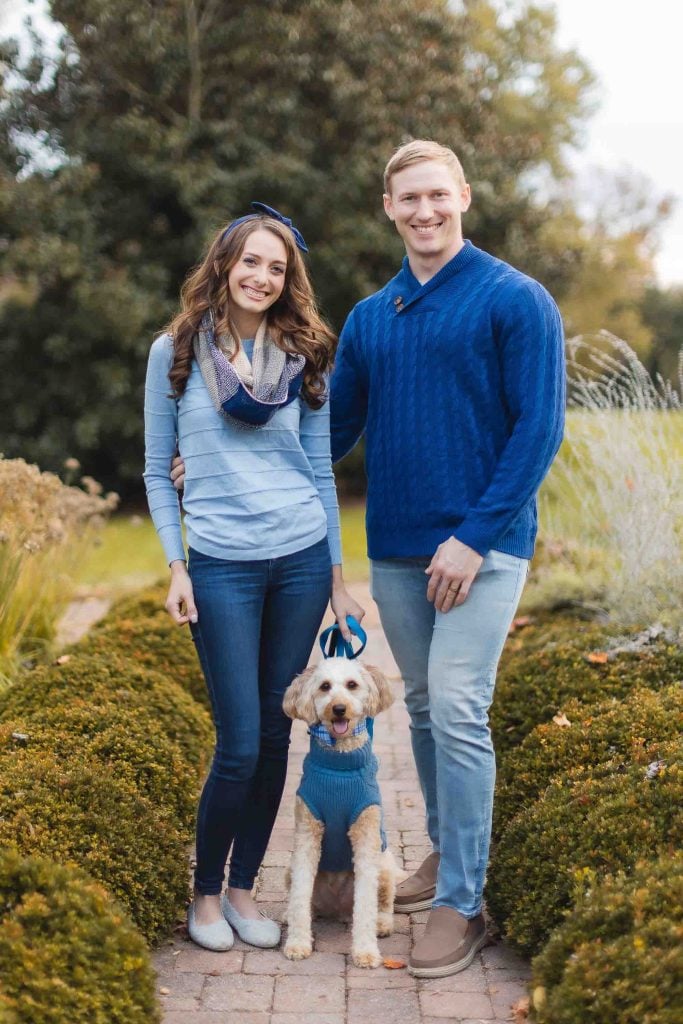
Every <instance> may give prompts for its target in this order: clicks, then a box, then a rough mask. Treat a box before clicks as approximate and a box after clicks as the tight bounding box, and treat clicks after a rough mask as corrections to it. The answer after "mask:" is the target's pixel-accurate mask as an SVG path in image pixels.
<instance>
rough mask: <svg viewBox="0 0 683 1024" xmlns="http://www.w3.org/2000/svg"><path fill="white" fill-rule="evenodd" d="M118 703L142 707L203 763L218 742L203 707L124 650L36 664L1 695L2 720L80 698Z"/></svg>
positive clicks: (160, 728)
mask: <svg viewBox="0 0 683 1024" xmlns="http://www.w3.org/2000/svg"><path fill="white" fill-rule="evenodd" d="M84 701H85V702H91V703H92V704H107V703H109V702H110V701H113V702H115V703H117V704H118V705H119V706H120V707H121V708H122V709H125V710H130V711H131V713H132V714H135V713H136V712H138V711H140V710H141V711H142V712H144V713H145V714H147V715H149V716H150V718H151V719H152V721H153V722H155V723H156V729H157V730H158V731H159V732H161V733H163V734H165V735H166V736H168V738H169V739H170V740H172V741H174V742H175V743H176V744H177V745H178V746H179V747H180V749H181V750H182V752H183V756H184V758H185V759H186V760H187V762H188V764H190V765H192V766H193V767H198V768H200V769H201V768H202V767H203V766H204V765H205V763H206V755H207V751H209V750H210V749H211V748H212V744H213V738H214V736H213V726H212V724H211V721H210V718H209V716H208V714H207V712H206V711H205V710H204V708H202V707H200V706H199V705H198V704H197V702H196V701H195V700H193V698H192V697H191V696H190V695H189V694H187V693H185V692H184V691H183V690H182V689H181V688H180V687H179V686H177V685H176V684H175V683H173V682H170V680H168V679H166V678H165V677H164V676H163V675H161V674H160V673H158V672H153V671H151V670H150V669H146V668H143V667H140V666H139V665H137V664H136V663H135V661H134V660H131V659H129V658H127V657H124V656H123V655H122V654H120V653H118V654H117V653H114V652H113V651H110V652H108V653H107V656H106V657H103V656H100V657H98V656H97V655H93V654H88V653H80V651H79V652H78V653H74V654H72V655H71V656H70V657H69V659H68V661H66V662H65V663H63V664H61V665H51V666H47V667H43V668H37V669H34V670H33V671H32V672H29V673H27V674H26V675H24V676H21V677H20V679H18V680H17V682H16V683H15V684H14V685H13V686H12V687H11V688H10V689H9V690H7V691H6V692H5V693H3V694H1V695H0V722H8V721H12V720H14V719H17V718H20V717H22V716H25V715H32V714H35V713H36V712H41V711H42V710H44V709H55V710H57V711H58V710H60V709H65V708H67V707H69V706H70V705H71V706H73V705H74V703H75V704H79V703H80V702H84Z"/></svg>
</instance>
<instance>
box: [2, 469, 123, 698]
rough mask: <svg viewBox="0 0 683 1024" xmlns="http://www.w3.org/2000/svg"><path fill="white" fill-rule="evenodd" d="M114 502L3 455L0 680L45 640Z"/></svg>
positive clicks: (110, 497) (49, 637)
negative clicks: (75, 573)
mask: <svg viewBox="0 0 683 1024" xmlns="http://www.w3.org/2000/svg"><path fill="white" fill-rule="evenodd" d="M67 462H68V463H69V465H67V467H66V469H67V472H69V473H73V472H74V468H75V467H74V465H73V463H74V462H75V460H67ZM93 483H94V481H93ZM117 503H118V496H117V495H116V494H114V493H110V494H107V495H106V496H104V497H102V496H100V495H99V494H97V493H96V488H93V487H92V486H90V487H89V488H88V489H87V493H86V491H84V490H82V489H81V488H80V487H75V486H67V485H66V484H64V483H63V482H62V481H61V480H60V479H59V477H58V476H56V475H55V474H54V473H41V471H40V470H39V469H38V467H37V466H33V465H29V464H28V463H26V462H25V461H24V460H23V459H5V458H3V457H2V456H1V455H0V686H2V685H3V684H4V683H5V682H6V681H7V679H8V677H9V676H10V675H11V674H12V672H13V670H14V669H15V668H16V665H17V662H18V661H19V660H20V659H21V658H22V657H31V656H35V655H36V653H38V652H39V651H40V650H41V649H45V648H46V647H49V644H50V642H51V640H52V639H53V637H54V630H55V625H56V622H57V620H58V618H59V616H60V615H61V613H62V612H63V611H64V609H65V607H66V605H67V604H68V602H69V600H70V597H71V594H72V592H73V576H74V572H75V569H76V568H77V566H78V565H79V563H80V561H81V559H82V558H83V555H84V553H85V552H86V550H87V549H88V547H89V546H90V544H91V543H92V541H93V538H94V536H95V534H96V533H97V531H98V530H100V529H101V528H102V526H103V525H104V523H105V521H106V519H107V517H108V516H109V514H110V513H111V512H112V511H113V509H115V508H116V505H117Z"/></svg>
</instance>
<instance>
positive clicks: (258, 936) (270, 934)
mask: <svg viewBox="0 0 683 1024" xmlns="http://www.w3.org/2000/svg"><path fill="white" fill-rule="evenodd" d="M221 910H222V911H223V916H224V917H225V919H226V921H228V923H229V924H231V925H232V927H233V928H234V929H235V931H236V932H237V934H238V935H239V937H240V938H241V939H242V942H247V943H248V944H249V945H250V946H259V947H260V948H261V949H271V948H272V947H273V946H277V945H278V943H279V942H280V938H281V935H282V933H281V930H280V925H279V924H278V923H277V921H273V920H272V919H271V918H270V917H266V915H265V914H261V916H260V917H259V919H258V921H254V920H251V919H250V918H247V917H242V916H241V914H238V913H237V911H236V910H235V908H234V907H233V905H232V903H230V900H229V899H228V897H227V896H226V894H225V893H223V895H222V896H221Z"/></svg>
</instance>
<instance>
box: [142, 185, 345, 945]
mask: <svg viewBox="0 0 683 1024" xmlns="http://www.w3.org/2000/svg"><path fill="white" fill-rule="evenodd" d="M252 206H253V207H254V208H255V209H257V211H258V212H256V213H253V214H248V215H247V216H246V217H240V218H239V219H238V220H236V221H233V222H232V224H230V225H228V227H227V228H225V229H224V230H222V231H220V232H219V233H218V234H217V235H216V237H215V238H214V240H213V242H212V243H211V245H210V246H209V249H208V252H207V253H206V256H205V257H204V260H203V261H202V263H201V264H200V265H199V266H198V267H197V268H195V269H194V270H193V271H192V272H191V273H190V275H189V276H188V278H187V280H186V282H185V284H184V285H183V288H182V292H181V299H182V309H181V312H180V313H179V314H178V315H177V316H176V318H175V319H174V320H173V321H172V323H171V324H170V326H169V328H168V332H167V333H166V334H164V335H162V336H161V337H159V338H157V339H156V341H155V342H154V344H153V345H152V349H151V352H150V357H149V365H148V370H147V381H146V390H145V443H146V463H145V484H146V487H147V495H148V500H149V507H150V511H151V514H152V518H153V520H154V524H155V526H156V528H157V531H158V533H159V537H160V539H161V541H162V544H163V547H164V551H165V553H166V557H167V559H168V562H169V565H170V569H171V583H170V588H169V592H168V599H167V602H166V607H167V609H168V611H169V612H170V614H171V616H172V618H173V619H174V621H175V622H176V623H177V624H178V625H183V624H185V623H187V622H189V623H190V628H191V630H192V636H193V639H194V641H195V644H196V647H197V653H198V655H199V660H200V662H201V666H202V670H203V673H204V676H205V679H206V684H207V688H208V692H209V697H210V700H211V706H212V709H213V715H214V722H215V726H216V750H215V754H214V759H213V763H212V766H211V770H210V772H209V775H208V778H207V780H206V783H205V785H204V789H203V791H202V795H201V799H200V802H199V809H198V814H197V867H196V871H195V891H194V899H193V901H192V903H191V905H190V908H189V910H188V930H189V934H190V936H191V938H192V939H194V941H195V942H197V943H198V944H199V945H201V946H204V947H206V948H207V949H216V950H218V949H220V950H222V949H229V948H230V946H231V945H232V943H233V934H232V929H231V926H232V928H234V929H235V931H237V933H238V934H239V936H240V937H241V938H242V939H243V940H244V941H246V942H249V943H251V944H252V945H257V946H275V945H277V943H278V942H279V939H280V929H279V926H278V925H277V924H276V923H275V922H274V921H271V920H270V919H268V918H266V917H264V916H263V915H262V914H260V913H259V911H258V909H257V907H256V904H255V902H254V900H253V898H252V896H251V890H252V887H253V884H254V879H255V877H256V873H257V871H258V869H259V867H260V865H261V862H262V860H263V856H264V853H265V850H266V846H267V844H268V840H269V838H270V834H271V831H272V828H273V823H274V821H275V816H276V814H277V810H278V807H279V804H280V799H281V796H282V790H283V787H284V781H285V774H286V769H287V752H288V745H289V730H290V725H291V722H290V720H289V719H288V718H287V717H286V716H285V715H284V713H283V711H282V696H283V694H284V691H285V689H286V687H287V685H288V684H289V683H290V682H291V680H292V679H293V677H294V676H295V675H297V674H298V673H299V672H300V671H302V670H303V668H304V667H305V666H306V663H307V661H308V658H309V655H310V652H311V648H312V646H313V643H314V641H315V637H316V634H317V632H318V629H319V627H320V623H321V620H322V617H323V614H324V612H325V608H326V606H327V602H328V600H330V601H331V604H332V609H333V611H334V613H335V615H336V616H337V618H338V619H339V620H340V621H341V622H342V623H343V624H344V627H346V615H347V614H352V615H355V616H356V617H357V618H358V617H361V616H362V614H363V611H362V609H361V608H359V606H358V605H357V604H356V602H355V601H353V599H352V598H351V597H350V596H349V594H348V593H347V591H346V590H345V587H344V583H343V579H342V573H341V551H340V539H339V513H338V507H337V499H336V492H335V487H334V477H333V475H332V467H331V460H330V439H329V413H328V407H327V400H326V380H327V374H328V371H329V369H330V365H331V362H332V357H333V353H334V348H335V338H334V336H333V335H332V333H331V332H330V330H329V329H328V327H327V326H326V325H325V324H324V322H323V321H322V319H321V318H320V316H319V314H318V312H317V310H316V306H315V301H314V298H313V294H312V290H311V286H310V283H309V280H308V276H307V274H306V268H305V266H304V262H303V258H302V256H301V251H307V250H306V246H305V243H304V241H303V238H302V237H301V235H300V234H299V233H298V232H297V231H296V229H295V228H292V226H291V221H289V220H287V219H286V218H284V217H282V215H281V214H279V213H277V211H275V210H271V209H270V208H269V207H265V206H263V204H260V203H253V204H252ZM169 392H170V393H169ZM176 449H177V450H178V451H179V452H180V455H181V456H182V458H183V460H184V463H185V474H186V475H185V491H184V497H183V508H184V512H185V528H186V536H187V542H188V548H189V558H188V563H187V565H186V563H185V551H184V548H183V540H182V535H181V523H180V511H179V508H178V500H177V496H176V493H175V490H174V488H173V484H172V483H171V480H170V478H169V469H170V464H171V460H172V458H173V456H174V455H175V453H176ZM231 847H232V854H231V860H230V872H229V878H228V889H227V893H225V894H223V896H221V890H222V886H223V880H224V869H225V864H226V860H227V856H228V852H229V851H230V848H231Z"/></svg>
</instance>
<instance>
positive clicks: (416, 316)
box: [331, 140, 565, 978]
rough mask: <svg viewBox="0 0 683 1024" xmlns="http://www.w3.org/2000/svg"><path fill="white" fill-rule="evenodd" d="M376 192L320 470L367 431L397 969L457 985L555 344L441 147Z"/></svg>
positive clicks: (475, 917)
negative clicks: (492, 248) (478, 229)
mask: <svg viewBox="0 0 683 1024" xmlns="http://www.w3.org/2000/svg"><path fill="white" fill-rule="evenodd" d="M384 186H385V194H384V209H385V211H386V213H387V216H388V217H389V218H390V220H392V221H393V222H394V224H395V226H396V229H397V231H398V233H399V234H400V235H401V238H402V239H403V241H404V243H405V248H406V257H405V259H404V261H403V266H402V268H401V270H400V271H399V273H398V274H397V275H396V277H394V278H393V279H392V280H391V281H390V282H389V283H388V284H387V285H386V286H385V287H384V288H382V289H381V290H380V291H379V292H376V293H375V294H374V295H371V296H370V297H369V298H367V299H364V300H363V301H362V302H359V303H358V305H357V306H355V308H354V309H353V310H352V311H351V313H350V315H349V317H348V319H347V321H346V324H345V326H344V329H343V331H342V335H341V340H340V346H339V350H338V354H337V360H336V364H335V370H334V373H333V376H332V385H331V412H332V456H333V460H334V461H336V460H338V459H340V458H341V457H342V456H344V455H345V454H346V453H347V452H348V451H350V450H351V448H353V446H354V445H355V444H356V442H357V441H358V439H359V437H360V436H361V434H362V433H363V432H364V433H365V436H366V468H367V477H368V496H367V535H368V554H369V557H370V559H371V579H372V595H373V598H374V599H375V601H376V602H377V605H378V607H379V612H380V617H381V620H382V626H383V629H384V632H385V634H386V636H387V639H388V641H389V645H390V647H391V650H392V653H393V655H394V657H395V659H396V662H397V664H398V666H399V669H400V671H401V675H402V676H403V680H404V683H405V695H406V703H407V705H408V710H409V712H410V717H411V740H412V746H413V752H414V756H415V763H416V766H417V771H418V775H419V779H420V785H421V788H422V793H423V796H424V800H425V805H426V811H427V829H428V832H429V837H430V840H431V842H432V845H433V850H434V852H433V853H431V854H430V855H429V857H428V858H427V859H426V861H425V862H424V863H423V864H422V866H421V867H420V869H419V870H418V871H417V872H416V873H415V874H414V875H412V876H411V877H410V878H408V879H406V881H405V882H403V883H402V884H401V885H400V886H399V887H398V891H397V896H396V902H395V909H396V910H397V911H404V912H405V911H413V910H422V909H427V908H429V907H431V913H430V915H429V919H428V922H427V927H426V929H425V933H424V935H423V937H422V938H420V939H419V940H418V942H417V943H416V945H415V948H414V949H413V951H412V955H411V958H410V962H409V970H410V972H411V974H414V975H417V976H418V977H428V978H429V977H443V976H445V975H448V974H453V973H455V972H456V971H459V970H463V969H464V968H465V967H467V966H468V965H469V964H470V963H471V962H472V960H473V958H474V956H475V954H476V952H477V951H478V950H479V949H480V948H481V947H482V946H483V945H484V942H485V939H486V931H485V924H484V918H483V915H482V890H483V884H484V874H485V870H486V864H487V859H488V847H489V839H490V832H491V810H492V802H493V789H494V782H495V758H494V753H493V746H492V743H491V735H490V731H489V728H488V714H487V713H488V708H489V705H490V703H491V699H492V696H493V688H494V683H495V674H496V667H497V663H498V659H499V657H500V653H501V651H502V648H503V644H504V642H505V638H506V636H507V632H508V629H509V627H510V624H511V622H512V618H513V616H514V613H515V609H516V607H517V604H518V601H519V598H520V596H521V592H522V589H523V586H524V582H525V579H526V574H527V568H528V560H529V558H530V557H531V555H532V553H533V547H534V539H535V535H536V501H535V496H536V493H537V490H538V487H539V485H540V483H541V481H542V480H543V477H544V476H545V474H546V473H547V471H548V468H549V466H550V463H551V461H552V459H553V456H554V455H555V453H556V451H557V449H558V447H559V445H560V441H561V438H562V429H563V419H564V400H565V395H564V364H563V340H562V324H561V320H560V316H559V313H558V311H557V307H556V306H555V303H554V302H553V300H552V299H551V297H550V296H549V295H548V293H547V292H546V291H545V289H544V288H542V287H541V285H540V284H538V283H537V282H536V281H533V280H532V279H531V278H528V277H526V276H525V275H523V274H521V273H519V272H518V271H516V270H514V269H513V268H512V267H510V266H509V265H508V264H506V263H503V262H501V261H500V260H497V259H495V258H494V257H492V256H490V255H488V254H487V253H485V252H483V251H481V250H480V249H477V248H476V247H475V246H474V245H472V243H471V242H467V241H464V239H463V235H462V223H461V218H462V215H463V214H464V213H465V212H466V211H467V209H468V207H469V205H470V199H471V196H470V187H469V185H468V184H467V183H466V181H465V177H464V174H463V170H462V167H461V165H460V163H459V161H458V159H457V157H456V156H455V154H454V153H453V152H452V150H450V149H448V148H446V147H444V146H440V145H438V144H437V143H435V142H427V141H420V140H418V141H414V142H410V143H408V144H407V145H405V146H402V147H401V148H400V149H399V150H398V151H397V152H396V153H395V154H394V155H393V156H392V158H391V159H390V161H389V163H388V164H387V167H386V170H385V175H384Z"/></svg>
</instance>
